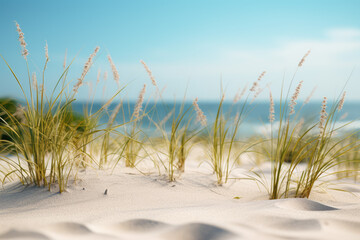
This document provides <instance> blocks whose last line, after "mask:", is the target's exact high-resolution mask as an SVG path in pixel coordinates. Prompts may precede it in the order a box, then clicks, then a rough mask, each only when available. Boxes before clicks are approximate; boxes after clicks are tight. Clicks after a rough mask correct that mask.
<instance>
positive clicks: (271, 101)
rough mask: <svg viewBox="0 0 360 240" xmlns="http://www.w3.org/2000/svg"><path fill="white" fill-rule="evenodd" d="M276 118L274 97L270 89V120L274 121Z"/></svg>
mask: <svg viewBox="0 0 360 240" xmlns="http://www.w3.org/2000/svg"><path fill="white" fill-rule="evenodd" d="M274 120H275V108H274V99H273V96H272V93H271V90H270V111H269V121H270V122H271V123H272V122H274Z"/></svg>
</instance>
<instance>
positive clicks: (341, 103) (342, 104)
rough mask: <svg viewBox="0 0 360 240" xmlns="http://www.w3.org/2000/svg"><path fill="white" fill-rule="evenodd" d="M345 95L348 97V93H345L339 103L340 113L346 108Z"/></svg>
mask: <svg viewBox="0 0 360 240" xmlns="http://www.w3.org/2000/svg"><path fill="white" fill-rule="evenodd" d="M345 95H346V92H344V93H343V95H342V97H341V99H340V102H339V105H338V111H341V109H342V108H343V106H344V102H345Z"/></svg>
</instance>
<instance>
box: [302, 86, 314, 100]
mask: <svg viewBox="0 0 360 240" xmlns="http://www.w3.org/2000/svg"><path fill="white" fill-rule="evenodd" d="M316 88H317V87H314V88H313V89H312V91H311V93H310V94H309V96H308V97H307V98H306V100H305V101H304V104H308V103H309V102H310V100H311V98H312V96H313V95H314V93H315V91H316Z"/></svg>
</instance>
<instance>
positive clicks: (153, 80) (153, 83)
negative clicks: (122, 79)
mask: <svg viewBox="0 0 360 240" xmlns="http://www.w3.org/2000/svg"><path fill="white" fill-rule="evenodd" d="M140 62H141V64H142V65H143V66H144V68H145V70H146V72H147V73H148V75H149V77H150V80H151V83H152V85H154V86H155V87H156V86H157V84H156V81H155V78H154V76H153V75H152V72H151V70H150V68H149V67H148V66H147V65H146V63H145V62H144V61H143V60H140Z"/></svg>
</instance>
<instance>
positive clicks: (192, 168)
mask: <svg viewBox="0 0 360 240" xmlns="http://www.w3.org/2000/svg"><path fill="white" fill-rule="evenodd" d="M267 166H268V165H265V166H264V167H267ZM265 170H266V169H265ZM245 172H246V169H237V170H236V171H234V174H235V175H236V176H237V177H239V176H241V174H243V173H245ZM215 180H216V179H215V177H214V175H213V174H212V172H211V171H210V170H209V168H208V167H207V166H205V165H202V166H200V167H198V164H197V163H191V162H189V164H188V165H187V169H186V172H185V173H184V174H183V175H182V176H181V177H178V179H177V181H176V182H173V183H169V182H168V181H167V180H166V177H164V176H159V175H158V174H155V173H151V172H149V173H148V174H146V175H142V174H140V173H138V172H137V171H136V170H133V169H128V168H118V169H117V170H116V171H115V172H113V173H111V171H110V170H109V171H107V170H102V171H99V170H97V171H95V170H91V169H88V170H86V171H82V172H79V176H78V180H77V181H75V182H72V183H70V185H69V188H68V190H67V192H65V193H63V194H58V193H57V192H56V191H55V189H53V190H52V191H50V192H49V191H48V190H47V189H43V188H38V187H34V186H30V187H24V186H22V185H21V184H19V183H16V182H15V183H8V184H6V185H5V186H4V188H3V189H2V190H1V191H0V203H1V204H0V226H1V227H0V239H54V240H57V239H87V240H88V239H154V240H155V239H159V240H160V239H173V240H205V239H206V240H215V239H339V238H341V239H358V236H359V234H360V230H359V229H360V201H359V200H360V199H359V195H358V194H359V192H360V191H359V190H360V187H359V186H358V185H357V184H353V183H350V182H349V183H344V182H341V184H342V186H345V187H347V190H348V191H349V192H339V191H334V190H328V191H327V192H324V191H314V192H313V193H312V195H311V198H310V199H280V200H268V199H267V198H268V197H267V192H266V191H265V189H261V188H259V187H258V186H257V184H256V183H255V182H254V181H248V180H231V181H230V182H229V183H228V184H225V185H224V186H221V187H220V186H217V185H216V184H214V183H215ZM344 184H345V185H344ZM106 189H107V194H106V195H105V194H104V192H105V190H106Z"/></svg>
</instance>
